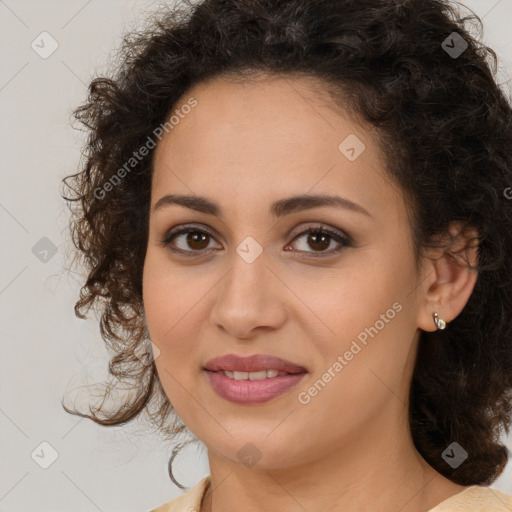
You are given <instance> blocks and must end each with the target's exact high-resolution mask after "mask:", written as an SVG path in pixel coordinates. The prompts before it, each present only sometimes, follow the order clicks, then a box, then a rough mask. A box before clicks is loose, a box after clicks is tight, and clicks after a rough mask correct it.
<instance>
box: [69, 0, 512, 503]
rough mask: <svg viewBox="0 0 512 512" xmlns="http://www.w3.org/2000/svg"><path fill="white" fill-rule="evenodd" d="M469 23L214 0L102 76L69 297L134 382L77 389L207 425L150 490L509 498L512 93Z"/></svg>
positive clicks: (281, 498) (86, 112) (79, 183)
mask: <svg viewBox="0 0 512 512" xmlns="http://www.w3.org/2000/svg"><path fill="white" fill-rule="evenodd" d="M473 19H478V18H476V17H473ZM465 23H466V21H465V20H462V19H460V16H459V13H458V11H457V9H456V7H455V6H453V5H451V4H449V3H448V2H446V1H441V0H409V1H406V2H404V1H398V0H389V1H385V2H384V1H382V0H364V1H357V2H354V1H350V0H343V1H341V0H315V1H312V0H287V1H284V0H281V1H278V0H258V1H256V0H238V1H234V0H206V1H202V2H199V3H196V4H195V5H190V4H188V5H187V6H183V5H182V6H181V7H177V8H176V9H175V10H174V11H166V12H164V13H162V14H161V15H160V16H157V17H156V18H155V20H154V21H153V23H152V24H151V25H150V26H149V27H148V28H147V29H146V30H144V31H143V32H140V33H138V34H134V35H132V37H127V38H125V40H124V43H123V48H122V51H121V53H120V55H121V56H122V60H121V62H120V65H119V68H118V71H117V73H116V74H115V76H113V77H112V78H97V79H95V80H94V81H93V82H92V84H91V86H90V96H89V98H88V101H87V102H86V104H84V105H82V106H81V107H79V108H78V109H77V111H76V117H77V118H78V119H79V120H81V121H82V122H83V123H84V124H85V125H86V126H87V127H88V128H89V129H90V139H89V141H88V146H87V149H88V153H87V159H86V163H85V166H84V169H83V170H82V171H81V172H80V173H78V174H76V175H73V176H70V177H68V179H72V180H73V184H72V186H71V187H70V189H71V190H73V191H74V195H73V196H71V197H67V199H68V200H69V201H74V202H76V203H77V206H76V209H75V218H74V221H73V229H74V243H75V245H76V247H77V248H78V249H79V251H80V252H81V253H82V255H83V257H84V263H85V264H87V265H88V270H89V276H88V279H87V281H86V283H85V284H84V287H83V288H82V294H81V297H80V300H79V301H78V302H77V304H76V306H75V311H76V313H77V315H78V316H80V317H82V318H83V317H84V311H85V310H88V309H89V308H90V307H91V306H93V305H95V304H99V303H101V304H102V305H101V308H102V309H101V310H102V319H101V329H102V334H103V337H104V339H105V341H106V342H107V344H108V346H109V348H110V349H111V351H112V354H113V356H112V360H111V363H110V371H111V374H112V376H113V382H112V384H118V385H119V386H124V387H126V386H127V385H128V386H131V387H132V390H133V393H132V395H131V396H130V397H128V398H126V399H125V401H122V403H119V404H117V406H116V407H115V408H114V409H110V410H107V409H106V408H105V407H102V406H100V407H98V408H96V409H94V408H93V409H92V411H91V414H86V413H81V412H78V411H72V410H70V409H69V408H66V410H68V412H72V413H74V414H79V415H82V416H85V417H88V418H91V419H93V420H94V421H96V422H98V423H100V424H102V425H117V424H122V423H125V422H127V421H130V420H132V419H134V418H136V417H137V416H138V415H139V414H141V413H142V412H147V413H149V417H150V418H151V420H152V421H153V422H154V423H155V424H156V425H158V427H159V428H160V429H161V430H162V431H163V432H164V433H165V434H166V435H167V436H168V438H169V439H173V438H174V437H175V436H177V435H178V434H180V433H182V432H185V431H188V432H190V433H191V434H192V435H193V437H194V438H195V439H199V440H201V441H202V442H203V443H204V444H205V445H206V447H207V449H208V458H209V465H210V475H208V476H207V477H205V478H203V479H202V480H201V481H200V482H198V483H197V485H195V486H194V487H193V488H192V489H190V490H188V491H187V492H186V493H185V494H184V495H182V496H180V497H179V498H177V499H175V500H172V501H171V502H169V503H167V504H164V505H161V506H159V507H157V508H156V509H155V510H156V511H157V512H163V511H186V510H189V511H191V510H197V511H200V512H220V511H222V512H228V511H231V510H234V509H235V505H236V508H237V509H243V510H246V511H251V512H252V511H267V510H283V511H292V510H307V511H309V512H313V511H321V510H325V509H327V507H329V508H330V509H331V510H349V511H356V510H357V511H359V510H379V511H381V512H391V511H393V512H396V511H398V510H399V511H401V512H419V511H422V512H423V511H436V512H438V511H441V510H485V511H491V510H493V511H505V510H512V497H510V496H508V495H507V494H505V493H503V492H500V491H498V490H495V489H491V488H489V487H488V486H489V485H490V484H491V483H492V482H493V481H494V480H495V479H496V478H497V477H498V476H499V475H500V474H501V473H502V471H503V469H504V467H505V465H506V462H507V457H508V451H507V448H506V447H505V446H503V445H502V444H500V442H499V439H498V438H499V435H500V432H501V431H502V430H503V429H507V428H508V427H509V425H510V423H511V411H512V403H511V391H512V265H511V258H512V201H511V197H512V193H511V192H510V190H511V188H510V187H511V186H512V123H511V112H512V109H511V105H510V101H509V100H508V99H507V97H506V96H505V93H504V91H502V90H501V89H500V88H499V87H498V85H497V84H496V82H495V80H494V78H493V73H492V72H491V70H490V65H491V64H493V60H494V65H496V62H495V59H496V57H495V54H494V52H493V51H492V50H491V49H489V48H486V47H485V46H483V45H482V44H481V43H479V42H478V40H477V39H476V38H474V37H473V36H472V35H470V33H469V31H468V29H467V27H466V26H465ZM149 340H150V341H151V343H149ZM114 389H115V387H114V388H113V387H112V386H110V384H109V386H107V388H106V390H105V397H109V396H111V393H113V390H114ZM102 405H103V404H102ZM182 446H183V445H180V446H178V447H177V448H176V450H175V451H174V453H173V455H172V457H171V460H170V464H169V466H170V467H169V470H170V475H171V478H172V479H173V481H175V480H174V478H173V476H172V467H171V466H172V460H173V458H174V456H175V455H176V454H177V453H178V451H179V449H180V448H181V447H182ZM178 485H180V484H178ZM180 487H182V488H183V486H181V485H180Z"/></svg>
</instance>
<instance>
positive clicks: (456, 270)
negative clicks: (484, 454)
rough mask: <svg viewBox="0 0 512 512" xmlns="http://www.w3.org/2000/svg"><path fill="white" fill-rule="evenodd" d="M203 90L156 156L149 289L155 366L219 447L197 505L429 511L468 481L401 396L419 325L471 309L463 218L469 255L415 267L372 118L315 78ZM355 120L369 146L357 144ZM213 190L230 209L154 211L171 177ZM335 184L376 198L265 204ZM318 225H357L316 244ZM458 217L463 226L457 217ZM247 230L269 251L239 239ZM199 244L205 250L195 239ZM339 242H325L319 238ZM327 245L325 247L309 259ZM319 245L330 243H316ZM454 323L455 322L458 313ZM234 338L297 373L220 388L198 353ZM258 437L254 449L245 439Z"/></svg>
mask: <svg viewBox="0 0 512 512" xmlns="http://www.w3.org/2000/svg"><path fill="white" fill-rule="evenodd" d="M191 96H193V97H194V98H195V99H196V100H197V102H198V104H197V106H196V107H194V108H192V109H191V112H190V113H189V114H187V115H186V116H184V117H183V118H182V119H180V121H179V123H178V124H177V125H175V126H174V128H173V129H172V130H170V131H169V132H168V133H167V134H166V135H165V136H164V138H163V139H162V140H161V142H159V144H158V146H157V148H156V150H155V151H156V152H155V159H154V176H153V183H152V193H151V214H150V226H149V240H148V248H147V254H146V260H145V266H144V277H143V291H144V307H145V311H146V320H147V325H148V329H149V332H150V335H151V339H152V341H153V342H154V343H155V345H157V346H158V348H159V349H160V355H159V357H158V358H157V359H156V366H157V370H158V374H159V376H160V379H161V381H162V384H163V387H164V390H165V393H166V395H167V396H168V397H169V400H170V401H171V403H172V404H173V406H174V408H175V410H176V412H177V413H178V415H179V416H180V417H181V419H182V420H183V421H184V423H185V424H186V425H187V426H188V428H189V429H190V431H191V432H192V433H193V434H194V435H195V436H197V438H199V439H200V440H201V441H202V442H203V443H204V444H205V445H206V447H207V449H208V458H209V463H210V474H211V481H212V488H213V489H214V491H213V492H211V489H210V491H209V492H208V493H207V495H206V497H205V499H204V500H203V502H202V505H201V512H205V511H213V512H221V511H222V512H232V511H235V510H245V511H247V512H260V511H268V510H283V511H290V512H292V511H303V510H307V511H308V512H320V511H324V510H327V509H328V508H330V509H331V510H347V511H360V510H375V503H379V506H378V509H379V511H381V512H388V511H389V512H397V511H398V510H400V511H401V512H417V511H426V510H429V509H430V508H432V507H434V506H435V505H437V504H438V503H440V502H441V501H443V500H445V499H447V498H448V497H450V496H453V495H454V494H457V493H459V492H461V491H462V490H464V489H465V487H463V486H460V485H457V484H454V483H453V482H451V481H450V480H448V479H446V478H444V477H443V476H442V475H441V474H439V473H438V472H436V471H435V470H434V469H433V468H432V467H431V466H430V465H428V464H427V463H426V461H425V460H424V459H423V458H422V457H421V455H420V454H419V453H418V452H417V450H416V449H415V447H414V445H413V442H412V438H411V435H410V432H409V425H408V420H407V397H408V390H409V385H410V381H411V375H412V371H413V364H414V357H415V354H416V349H417V345H418V341H419V335H420V330H424V331H434V330H436V326H435V324H434V322H433V319H432V315H433V313H434V311H437V312H438V313H439V315H440V317H441V318H443V319H444V320H446V321H447V322H448V323H449V322H450V321H451V320H453V319H454V318H455V317H456V316H457V315H458V314H459V313H460V312H461V310H462V309H463V307H464V305H465V304H466V302H467V300H468V298H469V296H470V295H471V292H472V290H473V287H474V284H475V281H476V273H475V272H473V271H470V270H468V269H466V268H465V267H464V266H462V265H459V264H457V261H460V260H461V258H462V257H461V254H462V256H463V257H465V258H466V261H468V262H471V263H474V262H475V258H476V249H472V248H469V247H468V246H467V238H466V236H471V235H473V234H474V233H468V234H467V235H463V234H460V236H459V238H458V239H457V243H456V244H455V246H454V251H456V252H457V253H458V256H457V261H455V260H454V259H452V258H450V257H448V256H447V255H446V254H444V253H443V252H442V251H440V250H439V251H436V252H432V253H430V254H429V257H428V258H425V259H423V260H422V264H421V268H420V269H419V271H417V270H416V267H415V264H414V257H413V251H412V240H411V232H410V222H409V215H408V210H407V207H406V205H405V202H404V199H403V195H402V193H401V191H400V189H399V188H398V187H397V186H396V185H395V184H394V183H393V182H392V180H391V179H390V178H389V177H388V176H387V175H386V173H385V172H384V163H383V158H382V156H381V153H380V151H379V146H378V143H377V140H376V138H375V137H374V133H373V132H372V130H371V129H370V127H369V126H364V125H363V124H360V123H357V122H356V121H355V120H354V119H352V118H350V117H348V116H347V115H346V113H345V112H344V111H343V110H342V109H336V108H335V105H334V104H333V103H332V102H331V100H330V99H329V97H328V96H327V95H326V94H325V93H324V90H323V88H322V87H321V85H320V84H319V83H318V82H314V81H313V80H312V79H306V78H303V77H302V78H298V77H294V78H292V77H268V76H267V77H265V76H263V77H261V78H260V79H259V80H254V81H251V82H250V83H245V84H243V83H235V82H230V81H229V80H227V79H226V78H222V79H219V78H216V79H214V80H212V81H209V82H206V83H202V84H199V85H197V86H195V87H193V88H192V89H191V90H190V91H188V92H187V94H186V95H184V97H183V98H182V99H181V100H180V102H179V103H178V104H177V105H176V106H175V108H178V109H179V108H180V105H184V104H185V103H186V102H187V100H188V99H189V98H190V97H191ZM349 134H355V135H356V136H357V137H358V138H359V139H360V140H361V141H363V143H364V144H365V146H366V149H365V150H364V151H363V152H362V153H361V154H360V156H359V157H358V158H357V159H356V160H354V161H350V160H348V159H347V158H346V157H345V156H344V155H343V154H342V153H341V152H340V150H339V149H338V146H339V144H340V142H342V141H343V140H344V139H345V138H346V137H347V136H348V135H349ZM170 193H173V194H192V195H200V196H205V197H208V198H210V199H212V200H214V201H216V202H218V203H219V205H220V206H221V207H222V210H223V215H222V216H220V215H219V216H216V215H209V214H205V213H199V212H195V211H193V210H190V209H187V208H185V207H183V206H180V205H168V206H166V207H164V208H161V209H159V210H158V211H153V207H154V205H155V204H156V202H157V201H158V200H159V199H160V198H161V197H162V196H164V195H166V194H170ZM317 193H318V194H337V195H340V196H342V197H344V198H348V199H350V200H351V201H353V202H355V203H358V204H359V205H361V206H362V207H364V209H366V210H367V211H368V213H369V214H370V215H364V214H361V213H358V212H355V211H350V210H347V209H341V208H337V207H334V206H330V207H321V208H315V209H311V210H304V211H300V212H295V213H292V214H290V215H287V216H285V217H283V218H281V219H279V220H276V219H275V218H273V217H272V216H271V214H270V213H269V207H270V204H271V203H272V202H274V201H276V200H278V199H282V198H285V197H289V196H292V195H296V194H317ZM186 223H193V224H194V227H198V228H202V229H207V230H209V231H210V232H212V234H213V237H207V238H206V240H205V241H204V242H202V243H198V242H196V243H195V244H194V243H193V241H192V245H190V244H187V235H186V234H185V235H181V236H178V237H177V238H175V239H174V241H173V242H172V244H173V246H174V247H175V248H181V249H182V250H183V251H189V252H194V250H195V251H196V253H195V254H196V256H193V257H189V258H188V257H186V256H180V255H177V254H173V253H171V252H170V250H169V248H166V247H165V246H163V245H162V243H161V241H160V240H161V239H162V238H163V237H164V236H165V234H166V233H167V232H168V231H169V230H170V229H171V228H173V227H175V226H178V225H183V224H186ZM310 227H325V228H329V229H332V230H334V231H335V232H340V233H341V234H344V233H345V234H348V235H349V236H351V237H352V239H353V245H352V246H346V247H344V248H343V250H342V251H341V252H339V253H334V252H333V251H335V250H336V249H338V248H340V247H343V245H342V244H340V243H338V242H336V241H335V240H334V239H329V238H327V242H326V243H325V244H324V246H323V248H320V249H319V248H318V247H319V245H320V244H319V243H318V239H316V240H317V242H316V245H315V240H313V241H310V243H308V235H307V233H306V234H305V235H304V234H302V233H304V231H306V230H307V229H308V228H310ZM451 231H452V233H453V234H457V233H458V232H460V231H461V226H460V225H458V224H454V225H453V226H452V227H451ZM248 236H251V237H253V238H254V239H255V240H256V241H257V242H258V244H259V245H260V246H261V247H262V249H263V252H262V254H261V255H260V256H259V257H258V258H257V259H256V260H255V261H254V262H252V263H247V261H245V260H244V259H243V258H242V257H240V256H239V254H238V253H237V252H236V248H237V246H239V245H240V244H241V243H242V241H244V240H245V238H246V237H248ZM201 251H202V252H201ZM326 253H329V255H325V254H326ZM315 254H317V255H318V254H320V256H319V257H316V258H315ZM322 254H324V256H322ZM397 302H398V303H400V305H401V306H402V309H401V311H400V312H399V313H397V314H396V316H395V317H394V318H393V319H392V320H390V321H389V322H387V323H385V327H384V328H382V329H380V330H379V332H378V334H377V335H375V336H374V337H373V338H371V337H370V338H369V339H368V343H367V345H366V346H362V350H361V351H360V352H358V354H357V355H356V356H354V357H353V359H352V360H351V361H348V362H347V364H346V366H344V367H343V369H342V371H340V372H338V373H337V374H336V376H335V377H334V378H332V379H331V381H330V382H329V383H328V384H327V385H326V386H325V387H324V388H323V389H322V390H321V391H320V392H319V393H318V394H317V395H316V396H314V397H313V398H311V401H310V402H309V403H308V404H303V403H300V402H299V400H298V395H299V393H300V392H301V391H307V390H308V389H309V388H310V387H311V386H312V385H313V384H314V383H315V381H317V380H318V379H319V378H321V377H322V375H323V374H324V373H325V372H326V371H327V370H328V369H329V367H332V366H333V363H334V362H335V361H336V360H337V357H338V356H339V355H343V354H344V353H345V352H346V351H347V350H349V349H350V346H351V343H352V341H353V340H355V339H356V338H357V335H358V334H359V333H361V332H362V331H364V330H365V328H368V327H370V326H374V325H375V324H376V321H377V320H379V319H380V318H381V315H382V314H384V313H385V312H386V311H387V310H389V309H390V308H392V305H393V304H394V303H397ZM449 327H450V326H449V324H448V327H447V328H448V329H449ZM227 353H237V354H241V355H251V354H257V353H260V354H272V355H276V356H278V357H282V358H284V359H287V360H290V361H292V362H294V363H296V364H299V365H301V366H303V367H305V368H306V369H307V371H308V374H307V375H306V377H305V378H304V379H303V380H302V382H301V383H300V384H299V385H298V386H297V387H296V388H294V389H292V390H290V391H288V392H287V393H286V394H284V395H281V396H279V397H277V398H274V399H272V400H270V401H268V402H265V403H263V404H257V405H247V404H244V405H239V404H234V403H231V402H229V401H227V400H225V399H223V398H221V397H220V396H218V395H217V394H216V393H215V392H214V391H213V389H212V388H211V386H210V384H209V381H208V379H207V376H206V374H205V373H204V371H203V366H204V365H205V364H206V362H207V361H208V360H210V359H211V358H213V357H217V356H220V355H224V354H227ZM246 443H252V444H253V445H254V446H255V447H256V448H257V450H258V453H259V455H260V457H261V458H260V459H259V460H258V461H257V463H256V464H254V465H252V466H249V465H246V464H244V462H243V460H241V459H240V458H239V456H238V455H237V453H238V451H239V450H240V449H241V448H242V447H244V445H246Z"/></svg>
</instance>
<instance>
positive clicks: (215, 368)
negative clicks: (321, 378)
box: [204, 354, 307, 404]
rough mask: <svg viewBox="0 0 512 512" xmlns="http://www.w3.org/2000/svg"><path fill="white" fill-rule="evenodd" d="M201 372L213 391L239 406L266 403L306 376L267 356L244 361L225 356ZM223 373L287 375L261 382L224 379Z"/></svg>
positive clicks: (212, 360)
mask: <svg viewBox="0 0 512 512" xmlns="http://www.w3.org/2000/svg"><path fill="white" fill-rule="evenodd" d="M204 369H205V370H206V375H207V376H208V380H209V382H210V384H211V386H212V388H213V390H214V391H215V392H216V393H217V394H218V395H219V396H221V397H222V398H225V399H226V400H229V401H230V402H235V403H239V404H257V403H262V402H267V401H268V400H271V399H272V398H275V397H277V396H279V395H282V394H283V393H286V392H287V391H288V390H290V389H291V388H293V387H294V386H296V385H297V384H298V383H299V381H300V380H302V378H303V377H304V376H305V375H306V374H307V370H306V369H305V368H303V367H302V366H299V365H297V364H295V363H292V362H290V361H286V360H284V359H281V358H279V357H275V356H271V355H268V354H255V355H252V356H245V357H241V356H237V355H236V354H226V355H224V356H221V357H216V358H214V359H211V360H210V361H208V363H206V365H205V368H204ZM223 370H228V371H231V372H234V371H237V372H259V371H262V370H277V371H278V372H286V373H288V374H289V375H278V376H277V377H273V378H271V379H262V380H234V379H230V378H229V377H226V375H224V373H223Z"/></svg>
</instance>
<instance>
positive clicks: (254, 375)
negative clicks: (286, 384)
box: [223, 370, 288, 380]
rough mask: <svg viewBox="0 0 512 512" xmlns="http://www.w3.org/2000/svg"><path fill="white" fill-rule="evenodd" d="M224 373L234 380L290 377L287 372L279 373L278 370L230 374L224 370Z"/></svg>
mask: <svg viewBox="0 0 512 512" xmlns="http://www.w3.org/2000/svg"><path fill="white" fill-rule="evenodd" d="M223 373H224V375H225V376H226V377H229V378H230V379H234V380H263V379H272V378H273V377H277V376H281V375H288V374H287V373H286V372H278V371H277V370H261V371H260V372H230V371H229V370H224V371H223Z"/></svg>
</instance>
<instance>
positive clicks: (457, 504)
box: [428, 485, 512, 512]
mask: <svg viewBox="0 0 512 512" xmlns="http://www.w3.org/2000/svg"><path fill="white" fill-rule="evenodd" d="M428 512H512V496H509V495H508V494H505V493H504V492H501V491H498V490H497V489H492V488H491V487H484V486H481V485H471V486H469V487H467V488H466V489H464V490H463V491H462V492H459V493H458V494H455V495H453V496H451V497H450V498H448V499H446V500H444V501H442V502H441V503H439V505H437V506H436V507H434V508H432V509H430V510H429V511H428Z"/></svg>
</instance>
